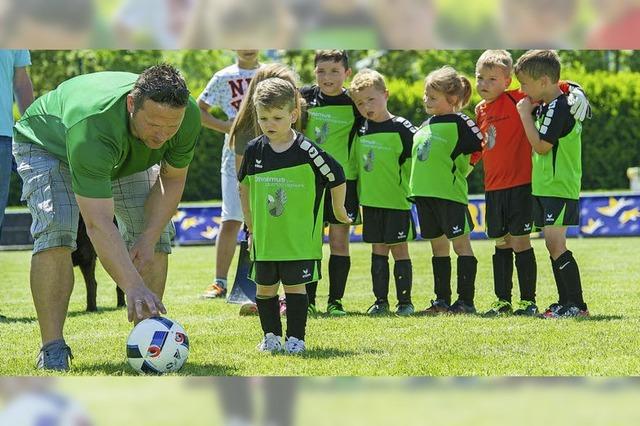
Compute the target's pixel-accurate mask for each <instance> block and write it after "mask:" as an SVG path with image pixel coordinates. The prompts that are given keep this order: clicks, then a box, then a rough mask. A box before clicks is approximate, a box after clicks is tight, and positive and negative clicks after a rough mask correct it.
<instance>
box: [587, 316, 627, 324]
mask: <svg viewBox="0 0 640 426" xmlns="http://www.w3.org/2000/svg"><path fill="white" fill-rule="evenodd" d="M622 319H624V317H623V316H622V315H591V316H588V317H583V318H576V320H578V321H586V322H591V321H616V320H622Z"/></svg>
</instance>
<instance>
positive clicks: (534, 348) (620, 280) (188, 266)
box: [0, 238, 640, 376]
mask: <svg viewBox="0 0 640 426" xmlns="http://www.w3.org/2000/svg"><path fill="white" fill-rule="evenodd" d="M639 244H640V239H637V238H626V239H582V240H570V242H569V245H570V248H571V249H572V250H573V251H574V253H575V257H576V259H577V260H578V263H579V265H580V268H581V272H582V279H583V287H584V292H585V299H586V301H587V303H589V309H590V311H591V313H592V317H591V318H589V319H578V320H575V319H572V320H561V321H553V320H551V321H549V320H540V319H535V318H517V317H507V318H499V319H485V318H480V317H476V316H467V317H449V316H442V317H436V318H425V317H412V318H396V317H385V318H368V317H367V316H365V315H363V314H362V313H363V312H364V311H365V310H366V309H367V307H368V306H369V305H370V304H371V302H372V301H373V297H372V295H371V289H370V275H369V262H370V254H369V250H370V248H369V246H368V245H366V244H354V245H352V256H353V257H352V259H353V260H352V265H353V266H352V269H351V275H350V281H349V284H348V288H347V294H346V296H345V298H344V300H343V301H344V304H345V307H346V308H347V310H349V311H351V312H353V314H352V315H349V316H347V317H345V318H326V317H320V318H315V319H310V320H309V322H308V328H307V338H306V341H307V348H308V351H307V353H306V354H305V355H304V356H300V357H290V356H285V355H275V356H271V355H265V354H261V353H258V352H257V351H256V350H255V345H256V344H257V342H258V341H259V340H260V337H261V330H260V325H259V321H258V318H257V317H251V318H246V317H245V318H243V317H238V314H237V313H238V306H237V305H230V304H227V303H224V302H222V301H220V300H215V301H211V300H201V299H199V298H198V296H199V295H200V293H201V291H202V290H203V288H204V286H205V285H206V284H207V283H208V281H209V280H210V278H211V276H212V270H213V259H214V248H213V247H210V246H209V247H178V248H176V249H175V251H174V254H173V255H172V256H171V257H170V266H169V278H168V285H167V292H166V296H165V303H166V305H167V307H168V310H169V313H168V316H169V317H170V318H174V319H176V320H178V321H179V322H180V323H182V325H183V326H184V327H185V328H186V330H187V332H188V334H189V336H190V340H191V354H190V358H189V361H188V362H187V364H186V365H185V367H184V368H183V370H182V371H181V372H180V374H184V375H242V376H253V375H275V376H281V375H287V376H288V375H293V376H297V375H303V376H423V375H428V376H432V375H433V376H459V375H460V376H466V375H474V376H486V375H491V376H493V375H534V376H538V375H543V376H546V375H553V376H558V375H562V376H564V375H606V376H625V375H638V374H640V345H639V344H638V343H639V342H640V339H639V337H638V329H640V327H639V326H640V312H639V311H638V309H637V306H638V305H637V300H638V288H637V285H638V282H639V280H640V272H639V271H638V266H637V261H634V260H633V259H634V258H636V254H635V253H636V251H637V247H638V245H639ZM534 245H535V248H536V253H537V258H538V264H539V268H538V269H539V280H538V281H539V284H538V302H539V305H540V306H546V305H548V304H549V303H551V302H553V301H555V286H554V284H553V282H552V275H551V270H550V266H549V260H548V256H547V255H546V252H545V249H544V244H543V242H542V241H540V240H536V241H535V242H534ZM474 248H475V251H476V255H477V257H478V259H479V265H478V279H477V289H476V306H477V307H478V309H479V310H484V309H486V308H487V307H488V306H489V304H490V303H491V302H492V301H493V290H492V276H491V255H492V252H493V247H492V244H491V243H490V242H488V241H479V242H474ZM326 249H327V247H325V250H326ZM410 249H411V254H412V258H413V265H414V296H413V299H414V303H415V304H416V307H417V308H418V309H423V308H424V307H425V306H427V304H428V302H429V300H430V298H432V287H433V284H432V283H433V280H432V276H431V266H430V265H431V261H430V256H431V251H430V247H429V244H427V243H424V242H415V243H412V244H411V246H410ZM29 259H30V253H29V252H0V271H2V277H1V280H0V294H1V295H2V297H1V298H0V311H1V312H2V313H3V314H5V315H7V316H8V317H9V318H10V319H9V322H6V323H0V336H1V341H2V345H0V357H1V358H0V359H2V360H3V362H2V363H1V365H0V375H32V374H33V375H35V374H41V373H40V372H38V371H36V370H35V369H34V360H35V356H36V354H37V352H38V349H39V346H40V340H39V332H38V327H37V321H36V320H35V310H34V308H33V303H32V301H31V296H30V292H29V284H28V275H29V272H28V271H29ZM453 263H454V265H455V262H453ZM454 268H455V267H454ZM454 277H455V274H454ZM98 282H99V283H100V287H99V289H98V290H99V297H98V304H99V306H100V307H101V311H100V312H99V313H97V314H87V313H85V312H84V297H85V293H84V282H83V280H82V278H81V275H80V273H79V271H76V289H75V291H74V294H73V297H72V300H71V306H70V314H69V316H68V320H67V323H66V339H67V343H68V344H69V345H70V346H71V348H72V349H73V352H74V355H75V359H74V360H73V365H72V370H71V372H70V373H68V374H69V375H129V374H133V372H132V370H131V369H130V368H129V367H128V365H127V363H126V359H125V351H124V344H125V339H126V337H127V334H128V332H129V330H130V325H129V324H128V323H127V322H126V313H125V311H124V310H116V309H114V308H113V307H114V306H115V290H114V289H113V287H112V282H111V280H110V279H109V278H108V277H107V276H106V274H105V273H104V271H102V270H101V269H100V270H99V271H98ZM515 287H516V289H517V284H515ZM391 288H392V295H395V290H393V288H394V287H393V283H392V285H391ZM318 293H319V299H318V300H319V303H318V305H319V307H320V308H321V309H324V307H325V299H326V294H327V281H326V279H324V280H323V281H322V282H321V284H320V286H319V289H318ZM516 294H517V290H516ZM393 299H394V297H392V298H391V300H392V301H393Z"/></svg>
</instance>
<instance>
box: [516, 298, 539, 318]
mask: <svg viewBox="0 0 640 426" xmlns="http://www.w3.org/2000/svg"><path fill="white" fill-rule="evenodd" d="M513 315H518V316H523V317H535V316H537V315H538V306H537V305H536V304H535V303H533V302H532V301H530V300H521V301H519V302H518V309H516V310H515V311H513Z"/></svg>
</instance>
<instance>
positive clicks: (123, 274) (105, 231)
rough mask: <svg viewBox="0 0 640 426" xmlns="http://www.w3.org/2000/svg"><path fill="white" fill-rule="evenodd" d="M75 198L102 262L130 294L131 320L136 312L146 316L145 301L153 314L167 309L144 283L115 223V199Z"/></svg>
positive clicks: (139, 317)
mask: <svg viewBox="0 0 640 426" xmlns="http://www.w3.org/2000/svg"><path fill="white" fill-rule="evenodd" d="M76 200H77V201H78V206H79V207H80V212H81V213H82V217H83V219H84V222H85V224H86V226H87V234H88V235H89V238H90V239H91V242H92V243H93V246H94V247H95V249H96V253H97V254H98V257H99V258H100V262H101V263H102V265H103V266H104V268H105V269H106V271H107V272H108V273H109V275H110V276H111V277H112V278H113V280H114V281H115V282H116V284H117V285H118V287H120V288H121V289H122V290H123V291H124V292H125V293H126V295H127V299H128V300H127V302H128V303H127V306H128V310H129V321H133V318H134V315H135V316H137V318H138V319H142V318H144V311H143V306H144V305H146V306H147V308H148V311H149V313H150V314H151V315H152V316H154V315H158V313H159V312H161V313H166V309H165V308H164V305H163V304H162V302H161V301H160V299H159V298H158V297H157V296H156V295H155V294H153V293H152V292H151V291H149V289H147V287H146V286H145V284H144V281H143V280H142V277H141V276H140V274H139V273H138V271H137V270H136V268H135V267H134V265H133V263H132V262H131V259H130V258H129V253H127V248H126V246H125V244H124V241H123V240H122V237H121V236H120V233H119V232H118V229H117V228H116V227H115V225H114V224H113V199H112V198H87V197H82V196H80V195H76Z"/></svg>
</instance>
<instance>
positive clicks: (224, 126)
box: [198, 99, 233, 133]
mask: <svg viewBox="0 0 640 426" xmlns="http://www.w3.org/2000/svg"><path fill="white" fill-rule="evenodd" d="M198 106H199V107H200V120H201V121H202V125H203V126H204V127H206V128H207V129H212V130H216V131H218V132H222V133H229V132H230V131H231V125H232V124H233V120H227V121H224V120H220V119H218V118H215V117H214V116H213V115H211V114H210V113H209V110H210V109H211V105H209V104H207V103H206V102H205V101H203V100H202V99H198Z"/></svg>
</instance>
